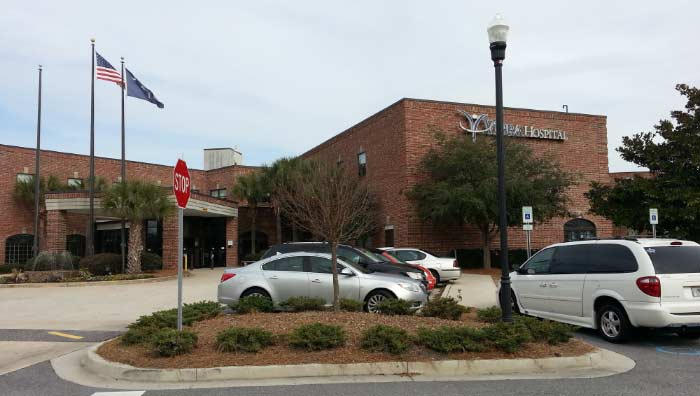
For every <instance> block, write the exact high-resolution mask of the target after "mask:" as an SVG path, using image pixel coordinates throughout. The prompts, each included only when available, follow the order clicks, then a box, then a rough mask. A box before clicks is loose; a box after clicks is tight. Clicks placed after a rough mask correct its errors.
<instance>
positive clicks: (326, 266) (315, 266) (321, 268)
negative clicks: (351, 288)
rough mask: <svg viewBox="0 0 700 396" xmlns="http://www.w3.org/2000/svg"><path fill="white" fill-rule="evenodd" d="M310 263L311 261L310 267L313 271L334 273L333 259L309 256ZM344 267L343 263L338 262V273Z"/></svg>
mask: <svg viewBox="0 0 700 396" xmlns="http://www.w3.org/2000/svg"><path fill="white" fill-rule="evenodd" d="M308 259H309V263H310V269H311V272H316V273H319V274H332V273H333V263H332V262H331V260H329V259H327V258H325V257H316V256H309V257H308ZM343 268H344V267H343V266H342V265H341V264H338V273H340V271H341V270H342V269H343Z"/></svg>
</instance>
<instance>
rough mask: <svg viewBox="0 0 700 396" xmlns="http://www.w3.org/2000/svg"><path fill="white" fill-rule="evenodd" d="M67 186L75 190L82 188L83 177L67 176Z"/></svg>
mask: <svg viewBox="0 0 700 396" xmlns="http://www.w3.org/2000/svg"><path fill="white" fill-rule="evenodd" d="M68 187H69V188H73V189H76V190H79V189H82V188H83V179H77V178H74V177H69V178H68Z"/></svg>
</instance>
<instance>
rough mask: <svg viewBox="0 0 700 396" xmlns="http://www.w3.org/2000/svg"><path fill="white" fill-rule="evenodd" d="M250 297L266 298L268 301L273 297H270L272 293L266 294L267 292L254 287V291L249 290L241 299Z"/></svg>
mask: <svg viewBox="0 0 700 396" xmlns="http://www.w3.org/2000/svg"><path fill="white" fill-rule="evenodd" d="M250 296H259V297H264V298H267V299H270V300H272V297H270V293H268V292H266V291H265V290H263V289H261V288H259V287H254V288H252V289H248V290H246V291H244V292H243V294H241V298H243V297H250Z"/></svg>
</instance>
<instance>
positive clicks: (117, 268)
mask: <svg viewBox="0 0 700 396" xmlns="http://www.w3.org/2000/svg"><path fill="white" fill-rule="evenodd" d="M80 268H87V270H88V271H90V273H91V274H93V275H97V276H101V275H113V274H120V273H121V272H122V256H121V255H119V254H115V253H98V254H95V255H92V256H87V257H83V258H82V259H80Z"/></svg>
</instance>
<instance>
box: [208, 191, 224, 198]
mask: <svg viewBox="0 0 700 396" xmlns="http://www.w3.org/2000/svg"><path fill="white" fill-rule="evenodd" d="M209 195H210V196H212V197H214V198H221V199H223V198H226V189H225V188H217V189H215V190H209Z"/></svg>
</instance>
